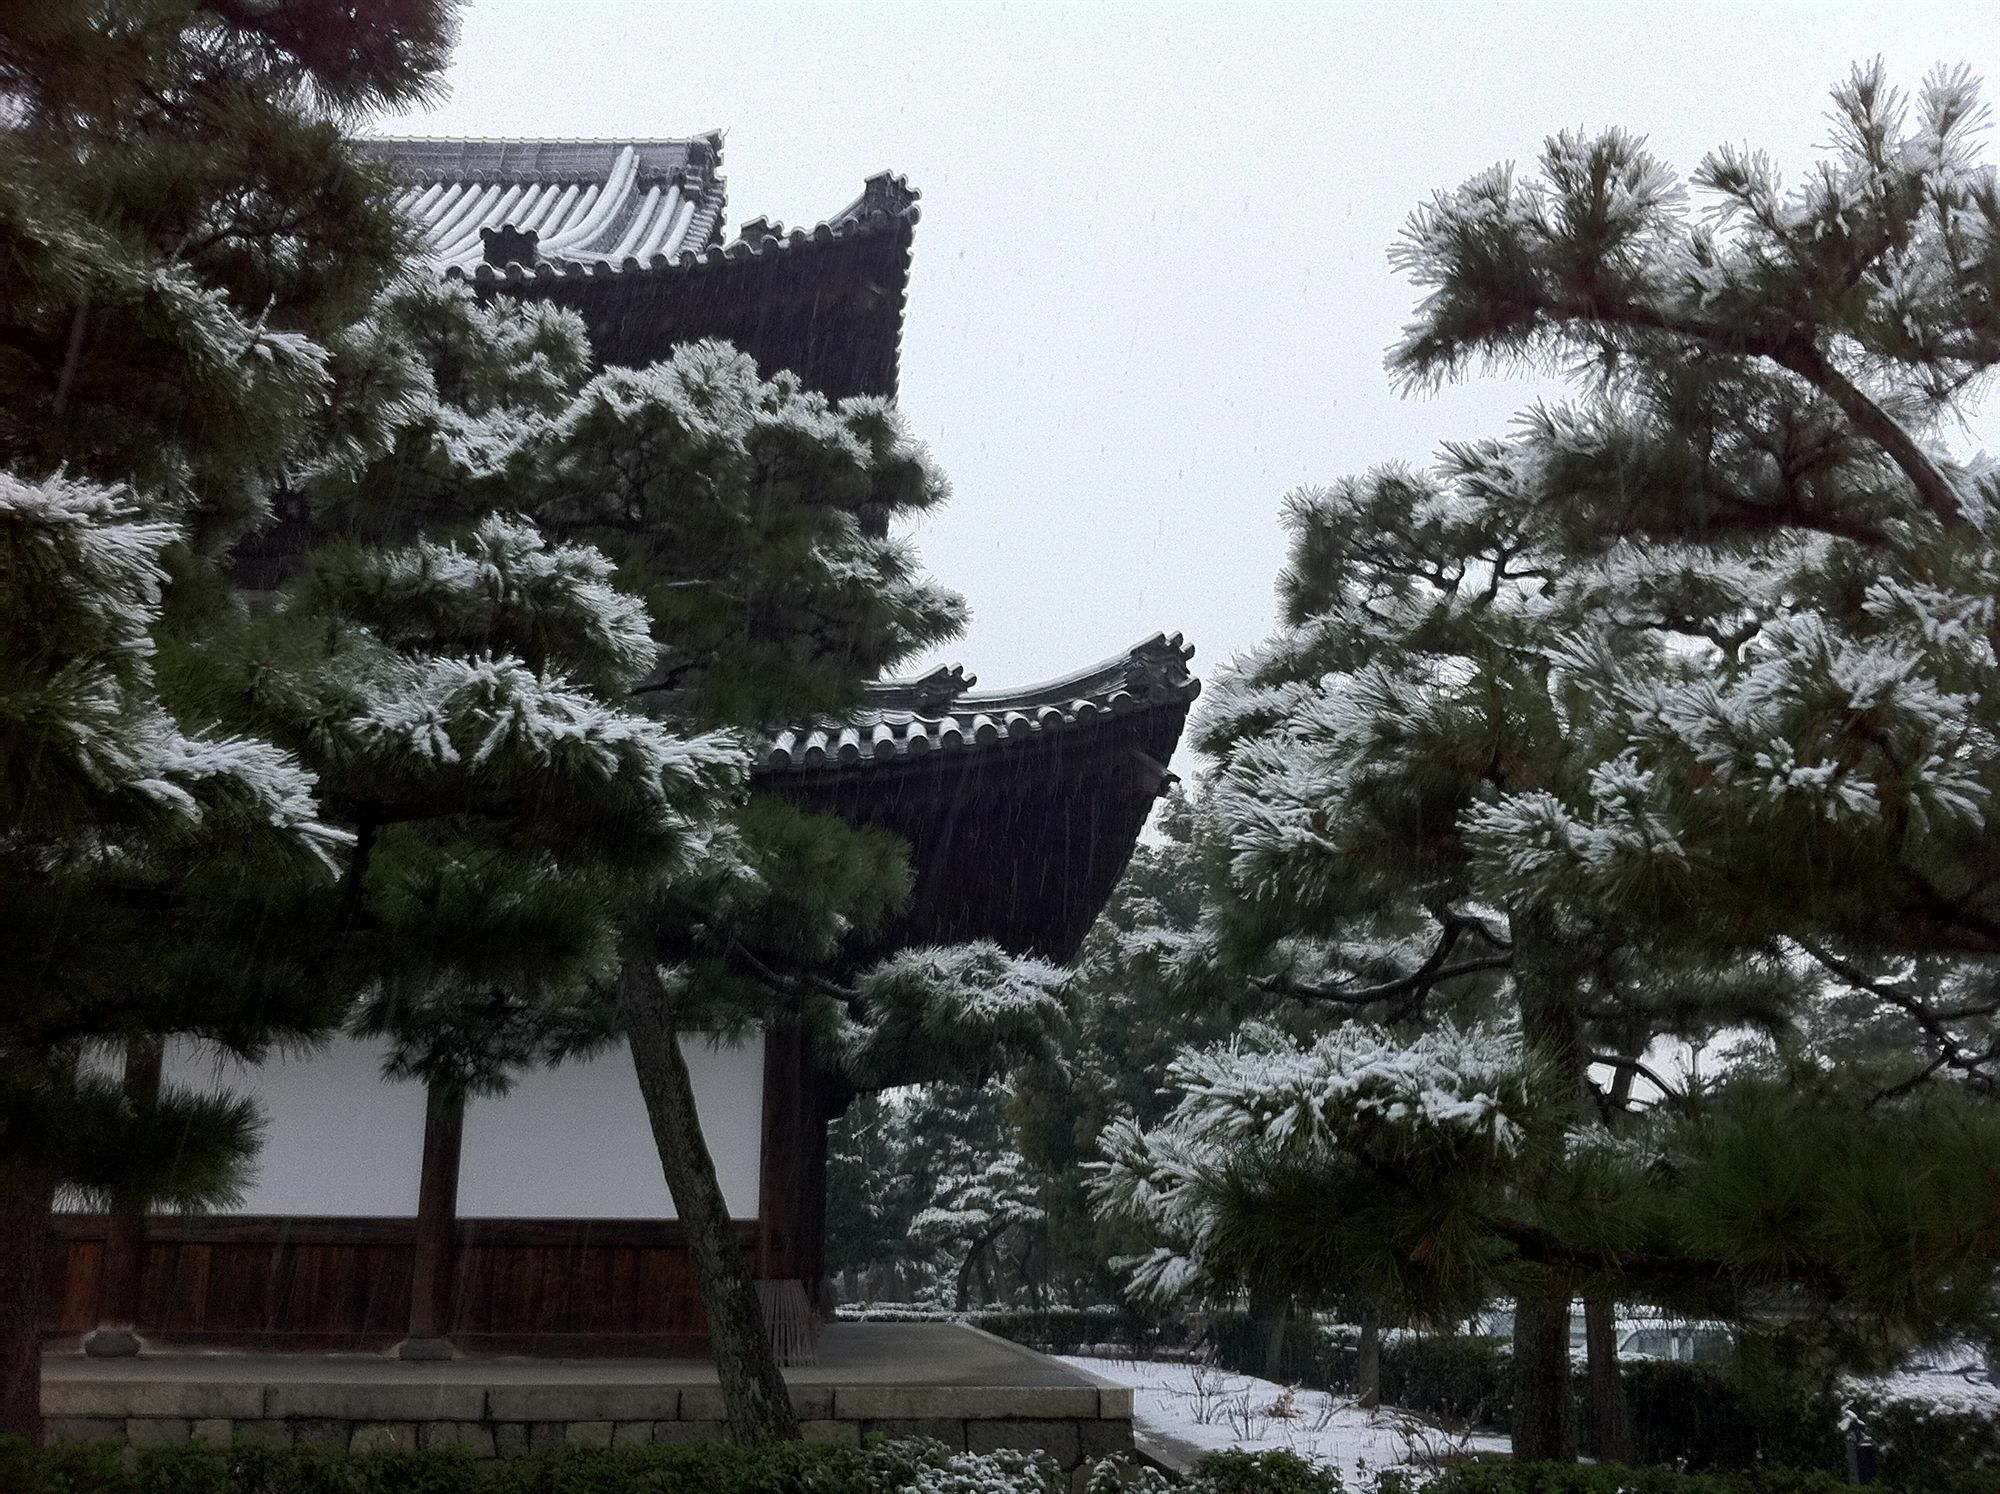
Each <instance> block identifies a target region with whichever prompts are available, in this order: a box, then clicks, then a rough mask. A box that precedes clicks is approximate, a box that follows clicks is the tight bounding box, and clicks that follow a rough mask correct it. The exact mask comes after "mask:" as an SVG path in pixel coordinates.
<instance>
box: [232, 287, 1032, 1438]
mask: <svg viewBox="0 0 2000 1494" xmlns="http://www.w3.org/2000/svg"><path fill="white" fill-rule="evenodd" d="M331 352H332V358H331V362H330V367H331V368H332V370H333V373H334V383H333V386H332V392H333V401H332V409H331V418H330V420H329V422H328V424H327V429H326V431H325V432H324V439H323V440H322V442H321V445H322V447H323V448H324V455H323V456H321V457H320V458H319V459H318V460H317V461H316V462H315V463H314V464H313V465H312V466H311V467H310V468H309V469H305V470H301V471H298V472H296V473H294V475H293V479H292V482H291V488H292V491H291V492H290V494H289V495H288V497H287V501H288V503H290V504H291V505H292V506H293V511H294V512H296V513H297V514H298V515H300V516H301V518H302V520H303V522H304V525H305V527H306V528H307V529H308V530H309V531H310V532H311V533H313V534H315V535H316V536H318V537H319V540H320V543H319V544H318V545H317V547H316V548H315V549H314V550H313V552H312V554H311V555H310V557H309V560H308V564H307V565H306V568H305V570H304V572H303V574H302V575H301V576H300V577H299V578H298V579H296V580H294V581H293V582H292V583H290V584H289V585H288V586H287V587H286V589H285V590H284V592H283V593H282V594H281V595H280V597H279V598H278V600H277V602H276V604H275V606H274V607H273V608H272V609H271V610H270V611H269V612H268V613H267V614H265V615H264V616H262V617H260V618H258V619H256V620H255V621H253V622H252V623H250V624H249V625H248V626H247V627H246V629H245V630H244V632H243V635H242V637H241V638H240V639H239V640H238V641H237V644H236V647H235V649H234V657H235V659H236V661H237V672H236V678H237V680H238V682H239V686H240V688H239V690H238V693H237V696H236V698H235V700H234V701H233V702H232V706H231V708H232V710H233V711H234V712H235V713H236V714H237V718H238V719H241V720H243V721H245V722H246V723H255V724H256V725H257V726H258V728H259V729H261V730H267V731H269V732H271V733H272V734H273V735H274V736H275V737H276V738H277V739H278V740H280V741H284V742H286V743H289V744H292V745H294V746H295V747H296V748H297V750H298V751H299V752H300V753H301V755H302V756H304V757H305V758H306V759H307V760H308V761H310V762H312V763H314V764H315V765H316V766H317V767H318V768H319V770H320V772H321V773H322V779H323V785H324V791H325V793H326V796H327V803H328V805H329V808H330V811H331V812H333V813H334V814H335V815H336V816H337V817H338V818H339V819H340V821H341V822H342V823H344V824H346V825H349V826H350V827H351V828H352V829H353V831H354V833H355V836H356V851H355V855H354V858H353V860H352V862H351V864H350V867H349V872H348V880H347V884H346V885H347V889H348V892H349V894H350V897H351V899H352V932H353V934H354V941H353V947H354V948H357V949H360V950H363V951H366V952H367V954H366V957H365V960H364V963H365V964H366V966H367V968H368V969H369V970H370V971H371V972H373V978H374V980H375V982H376V985H375V990H374V994H373V995H372V996H371V997H370V998H369V999H368V1000H367V1001H365V1002H364V1003H363V1006H362V1010H361V1015H360V1018H359V1021H360V1025H361V1026H362V1027H363V1029H364V1030H368V1031H375V1032H381V1033H386V1034H387V1035H389V1036H390V1037H391V1038H392V1039H393V1040H394V1045H395V1046H394V1056H393V1058H392V1066H393V1067H394V1068H395V1070H396V1071H397V1072H400V1073H405V1074H409V1075H413V1076H417V1077H421V1078H423V1079H424V1080H425V1081H426V1082H427V1084H428V1085H429V1087H430V1089H431V1092H432V1096H433V1106H432V1110H433V1118H434V1120H436V1121H437V1122H438V1123H439V1125H440V1126H441V1127H445V1128H448V1127H449V1126H450V1124H451V1122H452V1116H453V1112H454V1110H455V1108H456V1107H457V1106H458V1105H459V1104H462V1098H463V1095H464V1094H465V1093H466V1092H468V1091H469V1090H474V1089H491V1088H498V1087H502V1086H504V1085H505V1084H506V1082H507V1081H508V1076H509V1075H510V1074H511V1073H513V1072H515V1071H518V1069H519V1068H521V1067H522V1066H524V1065H528V1064H534V1063H541V1062H547V1061H552V1060H555V1059H559V1058H560V1057H563V1056H565V1055H567V1054H570V1053H574V1052H578V1051H581V1050H583V1049H586V1048H588V1047H590V1046H593V1045H595V1044H597V1043H600V1042H602V1041H605V1040H606V1039H608V1038H609V1037H611V1036H613V1035H616V1034H619V1033H622V1034H623V1035H624V1036H625V1037H626V1039H627V1040H628V1041H629V1043H630V1045H631V1049H632V1053H633V1058H634V1062H635V1066H636V1067H637V1070H638V1073H639V1077H640V1083H641V1089H642V1091H643V1092H644V1094H645V1096H646V1099H647V1103H648V1107H649V1111H650V1113H651V1114H652V1117H653V1121H654V1129H655V1134H656V1137H657V1139H658V1140H659V1142H660V1149H661V1157H662V1164H663V1166H664V1168H665V1170H666V1173H667V1179H668V1183H669V1186H670V1188H671V1190H672V1192H673V1195H674V1198H675V1203H676V1210H677V1212H678V1214H679V1216H680V1218H681V1220H682V1223H683V1225H684V1227H685V1228H686V1229H687V1231H688V1235H689V1238H690V1241H691V1245H692V1249H693V1252H694V1254H695V1258H696V1261H697V1266H698V1272H699V1276H700V1280H701V1286H702V1292H703V1298H704V1302H705V1305H706V1307H707V1312H708V1317H709V1322H710V1327H711V1344H712V1347H713V1350H714V1352H715V1355H716V1358H717V1362H718V1367H719V1369H720V1372H721V1376H722V1380H723V1384H724V1386H725V1391H726V1394H727V1395H728V1397H729V1405H730V1408H731V1420H732V1423H733V1426H734V1429H735V1431H736V1433H737V1435H738V1436H740V1437H742V1438H744V1439H746V1440H754V1439H756V1438H760V1437H763V1436H767V1435H774V1434H782V1433H784V1432H786V1431H789V1430H790V1429H791V1416H790V1409H789V1401H788V1399H787V1398H786V1397H785V1395H784V1392H783V1388H782V1382H781V1381H780V1379H779V1377H778V1374H777V1368H776V1365H775V1362H774V1361H773V1360H772V1358H771V1353H770V1348H769V1345H768V1343H767V1342H766V1340H765V1338H764V1335H763V1332H762V1326H761V1314H760V1311H759V1308H758V1306H757V1302H756V1297H755V1292H754V1288H753V1286H752V1284H751V1282H750V1280H749V1278H748V1275H747V1273H746V1272H745V1270H744V1267H743V1263H742V1260H741V1256H740V1252H739V1251H738V1250H737V1248H736V1245H735V1242H734V1232H733V1230H732V1228H731V1226H730V1223H729V1219H728V1215H727V1211H726V1209H725V1207H724V1205H723V1201H722V1196H721V1191H720V1188H719V1186H718V1185H717V1183H716V1180H715V1174H714V1169H713V1166H712V1164H711V1162H710V1160H709V1155H708V1151H707V1147H706V1145H705V1142H704V1141H703V1139H702V1137H701V1135H700V1132H699V1128H698V1126H697V1124H696V1121H695V1116H694V1109H693V1092H692V1088H691V1086H690V1084H689V1081H688V1076H687V1073H686V1068H685V1065H684V1063H683V1062H682V1061H681V1058H680V1050H679V1046H678V1038H679V1037H680V1036H681V1035H682V1034H690V1033H696V1032H711V1033H713V1032H728V1031H732V1030H737V1029H740V1028H742V1027H743V1026H746V1025H755V1024H759V1023H762V1022H766V1021H770V1020H774V1019H782V1018H784V1017H786V1016H787V1014H789V1016H790V1018H791V1019H793V1020H809V1021H812V1022H815V1023H817V1024H819V1025H821V1026H822V1027H824V1029H825V1031H826V1035H827V1041H828V1046H829V1050H830V1052H832V1053H833V1054H834V1055H835V1056H836V1057H838V1058H839V1059H840V1060H841V1061H843V1062H850V1063H851V1064H852V1066H853V1068H854V1070H855V1072H856V1073H857V1074H868V1075H873V1076H874V1078H873V1079H871V1080H868V1081H866V1082H877V1083H897V1082H902V1080H901V1078H900V1077H889V1076H890V1075H892V1074H896V1075H900V1072H901V1069H902V1067H904V1066H906V1064H907V1062H908V1058H909V1055H910V1054H912V1053H919V1054H921V1055H922V1056H923V1058H924V1059H925V1060H926V1061H929V1062H931V1063H933V1064H940V1063H943V1064H949V1063H950V1062H951V1061H954V1060H955V1061H958V1062H961V1063H963V1064H966V1065H973V1064H975V1063H976V1064H985V1063H988V1062H991V1061H992V1060H993V1057H994V1055H1002V1054H1005V1053H1006V1052H1007V1051H1009V1048H1010V1045H1018V1044H1019V1043H1021V1042H1024V1041H1028V1040H1029V1039H1028V1037H1027V1036H1025V1035H1024V1033H1023V1032H1017V1031H1016V1030H1015V1029H1017V1028H1023V1029H1025V1028H1027V1027H1032V1025H1033V1023H1032V1022H1031V1021H1030V1020H1029V1019H1030V1018H1033V1017H1034V1016H1035V1015H1036V1013H1037V1011H1038V1010H1039V1008H1038V1007H1037V1006H1036V1004H1035V998H1034V995H1033V989H1034V988H1036V982H1037V981H1039V980H1042V979H1044V978H1046V975H1047V973H1046V972H1040V971H1027V972H1026V973H1025V974H1024V972H1023V969H1022V967H1020V966H1019V965H1018V962H1014V961H1011V960H1008V959H1006V958H1004V957H1002V956H1000V955H999V953H998V952H997V951H992V950H981V949H978V948H973V949H967V950H959V951H947V952H940V953H931V954H913V955H909V956H904V957H899V958H897V959H894V960H891V961H888V962H886V963H884V964H883V965H881V966H879V967H877V968H875V969H873V970H869V971H864V972H861V973H860V974H859V975H858V976H857V977H856V978H855V979H854V980H853V982H852V984H851V985H846V986H838V985H835V984H834V983H833V982H832V981H831V980H829V979H827V978H826V977H825V976H824V975H822V974H820V973H819V972H821V971H822V970H828V969H835V968H844V966H842V965H841V963H840V959H841V951H842V944H843V940H844V939H845V938H846V937H847V936H848V935H849V934H850V933H853V932H855V931H858V930H865V929H866V928H867V927H868V926H870V925H871V924H873V923H874V922H875V921H877V920H879V919H880V918H882V917H884V916H885V915H886V914H888V913H889V912H890V911H892V910H893V909H894V908H895V907H897V906H898V905H899V903H900V901H901V899H902V897H903V896H904V895H905V894H906V891H907V885H908V874H907V871H906V869H905V867H904V864H903V855H902V850H901V848H900V846H899V845H898V844H896V843H895V842H894V841H893V840H892V839H891V838H889V837H885V836H882V835H879V834H873V833H864V832H857V831H853V830H850V829H848V828H846V827H844V826H842V825H840V824H838V823H837V822H834V821H831V820H826V819H823V818H820V817H816V816H809V815H804V814H801V813H799V812H798V811H796V810H794V809H792V808H790V807H789V806H787V805H784V804H782V803H780V802H778V801H775V800H768V799H762V798H756V799H751V800H749V801H747V802H738V801H740V800H741V798H742V796H741V793H740V789H741V777H742V769H743V768H744V766H745V765H746V763H747V761H748V759H747V756H746V753H745V750H744V749H745V747H746V746H747V745H748V744H749V743H751V742H753V741H754V740H755V739H756V734H757V733H759V732H764V731H769V730H771V729H772V728H774V727H775V726H776V725H778V724H779V723H781V722H782V723H788V724H796V723H797V721H798V720H799V717H800V715H801V713H810V714H820V713H826V714H831V713H835V712H838V711H839V710H842V709H844V708H846V707H848V706H849V705H851V704H852V703H853V702H854V701H855V700H856V699H857V698H858V694H859V684H860V682H861V680H863V679H865V678H867V677H869V676H871V675H872V674H874V673H876V672H877V671H879V670H880V669H882V668H884V667H887V666H889V665H892V664H893V663H894V662H896V661H897V660H898V659H901V658H904V657H906V656H907V655H909V654H910V653H912V652H913V651H915V650H917V649H920V648H922V647H925V646H928V645H929V644H930V643H932V642H935V641H937V640H938V639H940V638H942V637H945V636H948V635H949V634H950V633H951V632H952V631H954V630H955V629H956V628H957V626H958V625H959V622H960V618H961V609H960V607H959V604H958V603H957V600H956V599H955V598H953V597H951V596H950V595H949V594H947V593H943V592H940V591H938V590H936V589H935V588H933V587H931V586H930V585H929V584H928V583H925V582H924V581H922V580H921V579H920V577H919V576H918V574H917V572H916V570H915V562H914V557H913V555H912V553H911V551H910V549H909V547H908V546H907V544H905V543H903V542H901V541H898V540H893V539H890V538H888V537H887V530H888V526H889V525H890V523H891V522H892V521H893V520H895V519H897V518H898V517H900V516H901V515H903V514H905V513H907V512H910V511H912V510H915V509H918V508H921V507H923V506H925V505H927V504H929V503H931V502H934V501H936V500H937V499H938V498H939V497H941V496H942V493H943V484H942V482H941V480H940V479H939V478H938V477H937V476H936V474H935V473H934V472H933V471H932V469H931V468H930V466H929V464H928V462H927V460H926V459H925V458H924V456H923V454H922V452H921V450H920V449H918V448H917V447H916V446H915V445H914V444H913V443H911V442H910V441H909V440H908V438H907V437H905V436H904V435H903V434H902V431H901V428H900V426H899V425H898V424H897V422H896V419H895V417H894V415H893V413H892V412H891V411H890V410H889V409H888V408H887V407H886V406H884V405H883V404H882V403H881V402H879V401H867V400H857V401H849V402H846V403H844V404H842V405H838V406H835V405H833V404H830V403H829V402H828V401H826V400H824V399H822V398H821V397H819V396H818V395H815V394H813V393H811V392H809V391H807V390H805V389H803V388H802V387H801V386H800V385H799V384H798V382H797V381H796V380H794V379H792V378H791V377H790V376H789V375H780V376H779V377H777V378H775V379H771V380H766V379H764V378H762V377H761V376H760V375H759V374H758V372H757V369H756V367H755V365H754V363H752V361H751V360H750V359H748V358H747V357H745V356H743V355H741V354H738V353H736V352H734V351H733V350H731V349H729V348H727V347H724V346H721V345H713V344H709V345H700V346H695V347H689V348H684V349H682V350H680V351H679V352H678V353H676V355H675V356H674V357H673V358H672V359H671V360H670V361H668V362H665V363H661V364H658V365H655V366H654V367H651V368H646V369H639V370H633V369H621V368H614V369H609V370H606V371H604V372H601V373H597V374H594V375H593V374H592V372H591V366H590V365H591V360H590V356H589V350H588V347H587V346H586V344H585V342H584V340H583V334H582V331H581V328H580V326H579V325H578V324H577V323H576V320H575V318H574V317H572V316H569V315H567V314H564V313H559V312H556V311H553V310H551V309H549V308H545V307H540V306H536V305H533V304H520V303H513V302H509V301H507V300H505V299H496V300H495V301H493V302H492V303H490V304H487V305H481V304H480V303H479V302H478V301H477V300H475V298H474V297H473V296H472V295H471V293H470V292H469V291H468V290H467V289H466V288H464V287H463V286H459V285H453V284H449V283H445V284H440V283H438V282H435V281H429V280H426V281H423V282H421V283H420V282H417V281H415V280H412V281H410V282H407V283H404V284H400V285H398V286H397V287H396V288H395V289H394V290H393V291H392V292H390V293H389V294H388V295H386V296H385V297H384V298H383V299H382V301H381V303H380V305H379V306H378V307H377V308H376V311H375V313H374V314H373V315H372V316H371V317H370V318H369V319H368V320H367V321H365V322H364V323H362V324H361V325H360V326H358V327H357V328H355V329H354V330H353V331H352V332H351V333H349V334H347V335H345V336H343V337H341V338H339V339H336V340H335V341H334V343H333V344H332V349H331ZM1016 991H1024V992H1026V993H1027V994H1026V995H1025V996H1024V997H1023V999H1022V1000H1019V1001H1016V1000H1014V999H1013V996H1012V993H1014V992H1016ZM808 1007H809V1008H811V1010H810V1011H807V1010H805V1008H808ZM1023 1014H1025V1015H1023ZM947 1016H949V1017H951V1018H953V1019H954V1020H953V1021H952V1022H950V1023H946V1022H944V1020H943V1019H944V1018H945V1017H947ZM954 1031H955V1032H957V1033H959V1034H960V1036H958V1037H957V1039H956V1040H955V1041H954V1040H953V1039H952V1037H951V1033H952V1032H954Z"/></svg>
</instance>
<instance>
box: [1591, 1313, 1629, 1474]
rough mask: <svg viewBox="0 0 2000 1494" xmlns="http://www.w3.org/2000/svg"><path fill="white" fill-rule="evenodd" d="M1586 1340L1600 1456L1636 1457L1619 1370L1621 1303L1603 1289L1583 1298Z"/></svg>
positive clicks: (1624, 1459)
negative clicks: (1619, 1318)
mask: <svg viewBox="0 0 2000 1494" xmlns="http://www.w3.org/2000/svg"><path fill="white" fill-rule="evenodd" d="M1583 1325H1584V1326H1583V1342H1584V1351H1585V1353H1586V1355H1587V1356H1588V1359H1589V1363H1590V1417H1591V1421H1592V1422H1593V1423H1594V1424H1595V1426H1596V1429H1597V1447H1596V1454H1597V1457H1598V1458H1599V1459H1600V1460H1602V1461H1603V1462H1606V1463H1629V1462H1631V1461H1632V1421H1631V1413H1630V1412H1629V1410H1628V1409H1627V1407H1626V1405H1625V1382H1624V1379H1623V1378H1622V1377H1621V1376H1620V1375H1619V1373H1618V1304H1617V1303H1616V1302H1614V1301H1613V1300H1612V1299H1611V1298H1609V1297H1607V1296H1605V1295H1603V1294H1602V1293H1593V1294H1592V1295H1591V1296H1588V1297H1586V1298H1584V1299H1583Z"/></svg>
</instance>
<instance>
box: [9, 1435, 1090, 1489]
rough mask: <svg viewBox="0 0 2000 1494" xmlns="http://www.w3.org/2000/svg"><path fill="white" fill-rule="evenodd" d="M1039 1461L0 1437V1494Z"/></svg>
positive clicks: (849, 1476)
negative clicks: (147, 1444)
mask: <svg viewBox="0 0 2000 1494" xmlns="http://www.w3.org/2000/svg"><path fill="white" fill-rule="evenodd" d="M1068 1487H1069V1484H1068V1479H1067V1477H1066V1476H1065V1475H1064V1474H1063V1473H1062V1472H1061V1470H1060V1469H1058V1468H1057V1467H1056V1465H1055V1463H1054V1462H1053V1461H1051V1460H1049V1459H1047V1458H1046V1457H1036V1456H1032V1455H1029V1454H1023V1453H1007V1452H999V1453H989V1454H983V1455H978V1456H974V1455H969V1454H958V1455H956V1456H954V1455H952V1454H949V1453H947V1451H946V1449H945V1447H944V1445H943V1444H942V1443H939V1442H928V1441H921V1440H912V1441H903V1442H888V1443H875V1444H871V1445H870V1446H867V1447H858V1448H857V1447H830V1446H826V1445H820V1444H810V1443H802V1442H780V1443H770V1444H766V1445H764V1446H761V1447H755V1448H740V1447H736V1446H734V1445H732V1444H729V1443H711V1444H706V1445H696V1446H686V1447H652V1448H620V1449H576V1448H568V1449H564V1450H562V1451H560V1452H548V1453H536V1454H530V1455H528V1456H526V1457H521V1458H508V1459H504V1460H493V1459H487V1460H477V1459H474V1458H473V1457H472V1456H471V1455H470V1454H469V1453H467V1452H466V1451H465V1450H464V1449H462V1448H435V1449H430V1450H427V1451H422V1452H410V1451H400V1450H388V1449H384V1450H380V1451H373V1452H364V1453H339V1452H327V1451H321V1450H319V1449H315V1448H309V1447H301V1448H273V1447H260V1446H255V1445H251V1444H245V1443H236V1444H233V1445H231V1446H228V1447H212V1446H209V1445H207V1444H205V1443H200V1442H196V1443H189V1444H187V1445H184V1446H178V1447H159V1448H147V1449H141V1450H128V1449H125V1448H121V1447H117V1446H115V1445H112V1444H109V1443H92V1442H72V1443H59V1444H57V1445H56V1446H54V1447H49V1448H35V1447H30V1446H29V1445H28V1444H26V1443H25V1442H22V1441H20V1440H19V1439H18V1438H15V1439H5V1438H0V1490H4V1491H5V1494H898V1491H908V1494H1064V1491H1067V1489H1068Z"/></svg>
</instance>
